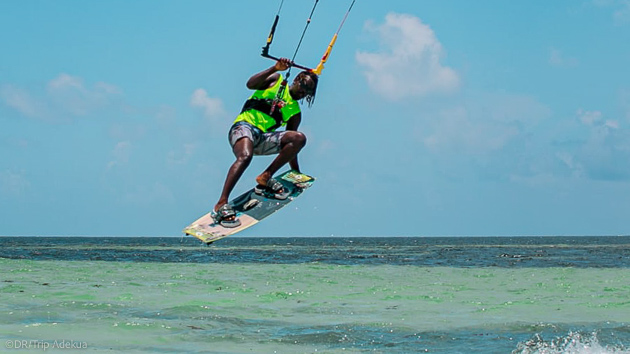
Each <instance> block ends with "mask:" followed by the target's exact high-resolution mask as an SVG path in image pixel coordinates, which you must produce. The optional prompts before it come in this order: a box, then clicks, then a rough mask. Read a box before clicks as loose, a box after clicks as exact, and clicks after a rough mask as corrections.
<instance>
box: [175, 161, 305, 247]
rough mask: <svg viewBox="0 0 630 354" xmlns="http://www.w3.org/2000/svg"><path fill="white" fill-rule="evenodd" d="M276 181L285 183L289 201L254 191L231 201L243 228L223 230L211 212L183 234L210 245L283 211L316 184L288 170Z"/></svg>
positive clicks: (303, 175)
mask: <svg viewBox="0 0 630 354" xmlns="http://www.w3.org/2000/svg"><path fill="white" fill-rule="evenodd" d="M274 178H275V179H276V180H277V181H278V182H280V183H282V186H283V188H284V193H286V194H287V198H286V199H276V198H274V197H273V195H271V194H268V193H266V192H265V193H262V194H258V193H256V192H255V190H254V188H252V189H250V190H249V191H247V192H245V193H243V194H241V195H239V196H238V197H236V198H234V199H233V200H232V201H230V205H231V206H232V208H233V209H234V211H235V212H236V217H237V218H238V219H239V220H240V221H241V225H239V226H237V227H233V228H229V227H224V226H223V225H221V224H219V223H216V222H215V220H214V218H213V217H212V212H210V213H207V214H205V215H204V216H202V217H200V218H199V219H197V220H195V221H194V222H193V223H192V224H190V225H188V227H186V228H185V229H184V233H185V234H187V235H190V236H194V237H196V238H198V239H199V240H200V241H201V242H204V243H206V244H208V245H209V244H211V243H212V242H215V241H217V240H220V239H222V238H224V237H228V236H230V235H234V234H236V233H238V232H241V231H243V230H245V229H247V228H248V227H251V226H253V225H255V224H257V223H258V222H260V221H261V220H263V219H264V218H266V217H268V216H269V215H271V214H273V213H275V212H276V211H278V210H280V209H282V208H284V207H285V206H286V205H287V204H289V203H291V202H292V201H293V200H294V199H295V198H297V197H298V196H299V195H300V194H302V192H303V191H304V190H305V189H307V188H309V187H310V186H311V185H312V184H313V182H314V181H315V178H314V177H311V176H308V175H305V174H302V173H299V172H297V171H295V170H289V171H286V172H284V173H281V174H280V175H278V176H276V177H274Z"/></svg>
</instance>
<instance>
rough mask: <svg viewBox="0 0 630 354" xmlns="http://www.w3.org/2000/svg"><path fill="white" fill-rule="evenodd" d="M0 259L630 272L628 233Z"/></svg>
mask: <svg viewBox="0 0 630 354" xmlns="http://www.w3.org/2000/svg"><path fill="white" fill-rule="evenodd" d="M0 257H1V258H9V259H31V260H98V261H130V262H166V263H178V262H186V263H228V264H229V263H274V264H296V263H311V262H319V263H327V264H340V265H353V264H356V265H384V264H387V265H415V266H425V267H432V266H440V267H442V266H447V267H534V268H541V267H542V268H545V267H578V268H590V267H595V268H629V267H630V236H606V237H591V236H581V237H382V238H366V237H354V238H338V237H321V238H239V237H231V238H227V239H224V240H221V241H219V242H216V243H214V244H212V245H210V246H206V245H204V244H202V243H200V242H199V241H198V240H197V239H195V238H193V237H184V238H177V237H161V238H157V237H156V238H154V237H0Z"/></svg>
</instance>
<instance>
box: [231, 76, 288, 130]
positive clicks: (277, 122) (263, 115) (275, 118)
mask: <svg viewBox="0 0 630 354" xmlns="http://www.w3.org/2000/svg"><path fill="white" fill-rule="evenodd" d="M282 80H283V78H282V75H280V77H279V78H278V82H276V84H275V85H273V86H272V87H270V88H268V89H266V90H256V91H255V92H254V93H253V94H252V96H251V97H250V98H249V99H248V100H247V101H246V102H245V105H243V109H242V110H241V114H239V115H238V117H236V120H234V123H236V122H242V121H245V122H247V123H249V124H251V125H253V126H255V127H256V128H258V129H260V130H262V131H263V132H268V131H274V130H276V129H278V128H280V127H282V126H284V125H286V124H287V121H288V120H289V119H291V117H293V116H294V115H296V114H298V113H300V105H299V104H298V102H297V101H296V100H294V99H293V97H291V94H290V93H289V88H288V87H287V88H285V90H284V92H283V94H282V97H281V100H282V101H283V102H284V106H283V107H282V108H280V106H281V105H279V106H276V108H275V110H274V112H273V113H271V106H272V103H273V100H274V99H275V98H276V94H277V93H278V90H279V89H280V83H281V82H282Z"/></svg>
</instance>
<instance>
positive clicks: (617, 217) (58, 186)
mask: <svg viewBox="0 0 630 354" xmlns="http://www.w3.org/2000/svg"><path fill="white" fill-rule="evenodd" d="M349 3H350V1H332V0H321V1H320V2H319V5H318V8H317V10H316V12H315V15H314V16H313V21H312V23H311V25H310V28H309V31H308V32H307V34H306V37H305V39H304V42H303V46H302V48H301V49H300V52H299V54H298V57H297V60H296V61H297V62H300V63H303V64H305V65H311V66H315V65H316V64H317V63H318V62H319V58H320V57H321V55H322V54H323V52H324V50H325V49H326V46H327V44H328V42H329V41H330V39H331V37H332V35H333V34H334V32H335V31H336V30H337V27H338V25H339V23H340V21H341V19H342V18H343V15H344V13H345V11H346V9H347V7H348V5H349ZM312 4H313V2H311V1H304V0H299V1H298V0H285V4H284V7H283V10H282V14H281V20H280V24H279V26H278V30H277V32H276V37H275V41H274V43H273V45H272V50H271V53H272V54H275V55H278V56H288V57H290V56H291V55H292V54H293V50H294V48H295V45H296V44H297V41H298V39H299V34H300V33H301V30H302V28H303V26H304V24H305V21H306V17H307V16H308V13H309V11H310V9H311V6H312ZM278 5H279V2H276V1H239V0H235V1H225V2H218V1H193V0H185V1H154V0H151V1H148V0H147V1H143V0H136V1H117V0H110V1H98V2H96V1H78V0H77V1H70V0H60V1H34V0H29V1H2V2H0V48H2V54H1V55H0V126H1V127H2V129H0V235H90V236H91V235H94V236H179V235H181V230H182V229H183V227H185V226H186V225H187V224H188V223H190V222H192V221H193V220H194V219H196V218H197V217H199V216H201V215H202V214H204V213H205V212H207V211H208V210H209V209H210V208H211V207H212V206H213V205H214V203H215V202H216V200H217V198H218V195H219V193H220V190H221V187H222V183H223V181H224V178H225V174H226V172H227V169H228V167H229V166H230V164H231V163H232V161H233V155H232V153H231V150H230V147H229V145H228V143H227V137H226V135H227V130H228V128H229V126H230V125H231V123H232V121H233V120H234V117H235V115H236V114H237V113H238V112H239V110H240V108H241V105H242V103H243V101H244V100H245V99H246V98H247V97H248V96H249V94H250V91H248V90H247V89H246V87H245V82H246V80H247V79H248V78H249V76H250V75H251V74H253V73H255V72H257V71H260V70H262V69H265V68H267V67H268V66H270V65H272V64H273V63H272V62H271V61H269V60H267V59H264V58H262V57H260V55H259V54H260V49H261V47H262V46H263V45H264V44H265V40H266V37H267V34H268V31H269V28H270V26H271V23H272V20H273V17H274V16H275V13H276V11H277V9H278ZM628 43H630V1H629V0H558V1H543V0H534V1H503V0H501V1H499V0H481V1H467V0H449V1H407V0H404V1H403V0H390V1H364V0H357V2H356V4H355V7H354V9H353V10H352V13H351V14H350V17H349V18H348V20H347V22H346V24H345V26H344V28H343V29H342V31H341V35H340V37H339V40H338V42H337V44H336V46H335V48H334V50H333V52H332V55H331V57H330V60H329V61H328V63H327V65H326V68H325V69H324V72H323V75H322V77H321V80H320V86H319V89H318V95H317V99H316V102H315V105H314V106H313V108H311V109H308V108H304V113H303V116H304V117H303V121H302V126H301V129H302V130H303V131H304V132H305V133H306V134H307V136H308V143H307V146H306V148H305V149H304V150H303V151H302V153H301V155H300V163H301V167H302V169H303V171H304V172H306V173H309V174H312V175H314V176H316V177H318V181H317V183H316V184H315V185H314V186H313V188H312V189H310V190H308V191H307V192H306V193H305V194H304V195H303V196H302V197H300V198H299V199H298V200H296V201H295V202H294V203H292V204H291V205H290V206H288V207H287V208H286V209H284V210H282V211H281V212H278V213H276V214H274V215H273V216H271V217H270V218H269V219H268V220H265V221H264V222H262V223H260V224H258V225H257V226H255V227H253V228H251V229H248V230H246V231H244V232H243V233H242V234H241V235H243V236H331V235H334V236H361V235H365V236H449V235H453V236H455V235H457V236H466V235H474V236H495V235H508V236H509V235H617V234H628V233H630V231H629V230H630V217H629V216H630V70H628V63H630V45H628ZM295 72H297V71H295ZM269 162H270V158H269V157H257V158H256V159H255V160H254V162H253V163H252V165H251V166H250V168H249V169H248V171H247V172H246V173H245V175H244V177H243V178H242V179H241V182H240V183H239V185H238V186H237V188H236V190H235V192H234V194H233V196H236V195H237V194H238V193H240V192H243V191H245V190H246V189H248V188H250V187H251V186H252V184H253V180H254V178H255V176H256V175H257V174H258V173H260V171H261V170H262V169H264V168H265V167H266V165H267V164H268V163H269Z"/></svg>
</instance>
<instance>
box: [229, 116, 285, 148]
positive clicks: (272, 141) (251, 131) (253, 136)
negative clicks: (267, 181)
mask: <svg viewBox="0 0 630 354" xmlns="http://www.w3.org/2000/svg"><path fill="white" fill-rule="evenodd" d="M285 133H286V131H280V132H277V131H274V132H267V133H263V132H262V130H260V129H258V128H256V127H255V126H253V125H251V124H249V123H247V122H243V121H241V122H236V123H234V125H232V127H231V128H230V131H229V133H228V140H229V141H230V145H231V146H232V148H234V144H236V142H237V141H238V140H239V139H241V138H249V139H250V140H251V141H252V142H253V143H254V155H272V154H277V153H279V152H280V141H281V140H282V137H283V136H284V134H285Z"/></svg>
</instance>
